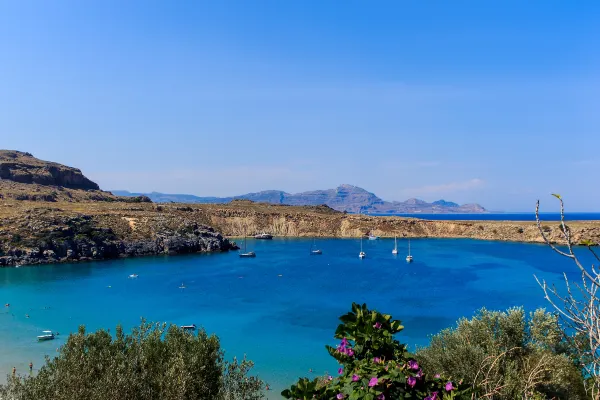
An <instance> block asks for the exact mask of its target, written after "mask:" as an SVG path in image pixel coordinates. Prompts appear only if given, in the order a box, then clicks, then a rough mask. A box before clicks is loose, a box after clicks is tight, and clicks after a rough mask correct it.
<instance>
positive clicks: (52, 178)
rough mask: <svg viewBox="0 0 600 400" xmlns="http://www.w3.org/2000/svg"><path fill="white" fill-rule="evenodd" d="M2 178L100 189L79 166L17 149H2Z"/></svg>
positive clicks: (66, 186)
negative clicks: (68, 165) (38, 156)
mask: <svg viewBox="0 0 600 400" xmlns="http://www.w3.org/2000/svg"><path fill="white" fill-rule="evenodd" d="M0 179H7V180H11V181H13V182H18V183H36V184H39V185H44V186H61V187H64V188H68V189H80V190H99V189H100V187H99V186H98V184H97V183H95V182H92V181H91V180H89V179H88V178H86V177H85V176H84V175H83V174H82V173H81V171H80V170H79V169H77V168H72V167H67V166H66V165H62V164H58V163H55V162H49V161H42V160H38V159H37V158H35V157H33V155H31V154H29V153H24V152H21V151H16V150H0Z"/></svg>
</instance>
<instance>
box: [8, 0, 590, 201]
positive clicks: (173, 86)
mask: <svg viewBox="0 0 600 400" xmlns="http://www.w3.org/2000/svg"><path fill="white" fill-rule="evenodd" d="M599 128H600V2H598V1H577V0H575V1H566V0H565V1H552V0H545V1H522V0H519V1H510V0H502V1H481V0H477V1H461V0H456V1H401V0H394V1H389V2H387V1H347V0H343V1H342V0H338V1H333V0H314V1H310V0H302V1H300V0H272V1H269V0H239V1H225V0H218V1H213V0H211V1H189V2H187V1H183V0H180V1H152V0H144V1H123V0H118V1H111V0H103V1H72V2H68V1H60V0H56V1H42V0H39V1H25V0H14V1H11V0H7V1H2V2H0V148H8V149H18V150H23V151H29V152H31V153H33V154H34V155H35V156H37V157H39V158H42V159H47V160H53V161H58V162H61V163H64V164H67V165H72V166H76V167H79V168H81V169H82V170H83V172H84V173H85V174H86V175H87V176H89V177H90V178H91V179H93V180H95V181H96V182H98V183H99V184H100V186H101V187H102V188H104V189H127V190H131V191H142V192H144V191H153V190H154V191H161V192H167V193H174V192H176V193H190V194H196V195H205V196H208V195H218V196H222V195H234V194H241V193H246V192H249V191H259V190H264V189H281V190H285V191H288V192H293V193H294V192H299V191H304V190H309V189H326V188H331V187H335V186H337V185H338V184H340V183H350V184H354V185H357V186H361V187H364V188H366V189H368V190H370V191H372V192H374V193H376V194H377V195H379V196H380V197H382V198H384V199H385V200H405V199H406V198H409V197H419V198H422V199H425V200H428V201H432V200H437V199H439V198H444V199H446V200H452V201H456V202H460V203H467V202H478V203H481V204H482V205H484V206H485V207H487V208H489V209H492V210H505V211H529V210H532V208H533V206H534V202H535V200H536V199H537V198H542V199H546V201H545V203H546V204H547V205H548V207H547V210H549V211H551V210H553V208H552V207H550V204H551V203H552V200H551V199H550V198H549V197H548V194H549V193H551V192H559V193H561V194H562V195H563V196H564V197H566V199H567V205H568V208H569V209H570V210H571V211H600V203H599V202H598V198H600V186H599V185H598V171H599V170H600V155H599V144H600V129H599Z"/></svg>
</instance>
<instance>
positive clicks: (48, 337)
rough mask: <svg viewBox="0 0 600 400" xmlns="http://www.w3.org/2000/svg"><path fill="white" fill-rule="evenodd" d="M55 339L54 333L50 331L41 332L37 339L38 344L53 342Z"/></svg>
mask: <svg viewBox="0 0 600 400" xmlns="http://www.w3.org/2000/svg"><path fill="white" fill-rule="evenodd" d="M54 338H55V336H54V333H52V331H42V335H39V336H38V337H37V340H38V342H43V341H46V340H53V339H54Z"/></svg>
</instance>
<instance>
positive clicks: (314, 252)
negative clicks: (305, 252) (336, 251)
mask: <svg viewBox="0 0 600 400" xmlns="http://www.w3.org/2000/svg"><path fill="white" fill-rule="evenodd" d="M321 254H323V252H322V251H321V250H319V249H317V248H315V238H313V242H312V245H311V246H310V255H311V256H320V255H321Z"/></svg>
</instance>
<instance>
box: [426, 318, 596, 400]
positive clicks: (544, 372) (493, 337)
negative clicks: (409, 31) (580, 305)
mask: <svg viewBox="0 0 600 400" xmlns="http://www.w3.org/2000/svg"><path fill="white" fill-rule="evenodd" d="M416 354H417V357H418V358H419V360H420V361H421V363H422V366H423V370H424V371H425V372H428V373H431V372H432V371H436V372H442V373H445V374H449V375H452V376H454V377H455V378H456V379H464V380H465V381H466V382H473V385H474V389H475V393H476V395H478V396H480V397H483V396H485V395H487V396H488V397H490V398H494V399H516V398H536V397H537V398H548V399H549V398H562V399H567V398H568V399H582V398H586V396H585V391H584V387H583V378H582V373H581V370H580V368H578V367H577V366H576V365H575V360H574V358H573V357H572V355H571V351H570V348H569V346H568V345H567V342H566V340H565V337H564V334H563V332H562V330H561V328H560V326H559V324H558V318H557V316H556V315H553V314H550V313H547V312H545V310H543V309H538V310H536V311H535V312H533V313H531V314H530V315H529V318H525V312H524V311H523V309H522V308H511V309H509V310H508V311H506V312H498V311H488V310H486V309H485V308H483V309H481V310H479V311H478V312H477V314H476V315H475V316H474V317H473V318H472V319H470V320H468V319H466V318H463V319H461V320H459V321H458V323H457V326H456V328H451V329H445V330H443V331H441V332H440V333H438V334H437V335H435V336H433V337H432V338H431V344H430V345H429V347H426V348H423V349H420V350H418V351H417V353H416Z"/></svg>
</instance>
